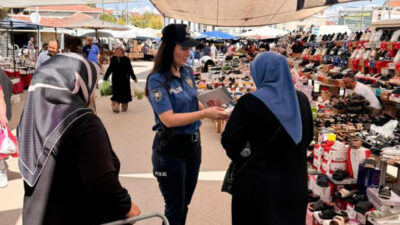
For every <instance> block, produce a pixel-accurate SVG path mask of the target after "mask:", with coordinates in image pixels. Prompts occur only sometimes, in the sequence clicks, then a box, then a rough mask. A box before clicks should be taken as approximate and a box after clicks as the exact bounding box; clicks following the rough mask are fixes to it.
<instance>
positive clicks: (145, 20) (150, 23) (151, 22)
mask: <svg viewBox="0 0 400 225" xmlns="http://www.w3.org/2000/svg"><path fill="white" fill-rule="evenodd" d="M130 22H131V24H133V25H134V26H135V27H140V28H147V27H150V28H153V29H157V30H158V29H161V28H162V18H161V16H160V15H157V14H154V13H149V12H146V13H144V14H143V15H135V16H132V17H131V19H130Z"/></svg>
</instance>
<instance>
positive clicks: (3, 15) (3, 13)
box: [0, 8, 10, 21]
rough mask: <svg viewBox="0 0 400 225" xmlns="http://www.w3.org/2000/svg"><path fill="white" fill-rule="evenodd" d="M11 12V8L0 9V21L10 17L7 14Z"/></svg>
mask: <svg viewBox="0 0 400 225" xmlns="http://www.w3.org/2000/svg"><path fill="white" fill-rule="evenodd" d="M9 11H10V9H9V8H0V21H2V20H4V19H5V18H7V17H8V15H7V13H8V12H9Z"/></svg>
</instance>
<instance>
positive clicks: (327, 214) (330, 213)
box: [318, 209, 336, 220]
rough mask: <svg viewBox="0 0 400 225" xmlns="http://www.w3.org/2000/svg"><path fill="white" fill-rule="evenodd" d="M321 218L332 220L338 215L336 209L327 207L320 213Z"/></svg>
mask: <svg viewBox="0 0 400 225" xmlns="http://www.w3.org/2000/svg"><path fill="white" fill-rule="evenodd" d="M318 216H319V218H321V219H323V220H331V219H333V217H335V216H336V213H335V210H334V209H327V210H324V211H322V212H320V213H319V214H318Z"/></svg>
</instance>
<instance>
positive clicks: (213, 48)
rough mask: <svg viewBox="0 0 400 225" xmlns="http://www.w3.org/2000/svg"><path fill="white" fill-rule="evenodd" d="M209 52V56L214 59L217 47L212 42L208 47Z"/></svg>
mask: <svg viewBox="0 0 400 225" xmlns="http://www.w3.org/2000/svg"><path fill="white" fill-rule="evenodd" d="M210 52H211V58H212V59H214V60H215V57H216V55H217V53H218V50H217V47H215V44H214V43H213V44H212V45H211V47H210Z"/></svg>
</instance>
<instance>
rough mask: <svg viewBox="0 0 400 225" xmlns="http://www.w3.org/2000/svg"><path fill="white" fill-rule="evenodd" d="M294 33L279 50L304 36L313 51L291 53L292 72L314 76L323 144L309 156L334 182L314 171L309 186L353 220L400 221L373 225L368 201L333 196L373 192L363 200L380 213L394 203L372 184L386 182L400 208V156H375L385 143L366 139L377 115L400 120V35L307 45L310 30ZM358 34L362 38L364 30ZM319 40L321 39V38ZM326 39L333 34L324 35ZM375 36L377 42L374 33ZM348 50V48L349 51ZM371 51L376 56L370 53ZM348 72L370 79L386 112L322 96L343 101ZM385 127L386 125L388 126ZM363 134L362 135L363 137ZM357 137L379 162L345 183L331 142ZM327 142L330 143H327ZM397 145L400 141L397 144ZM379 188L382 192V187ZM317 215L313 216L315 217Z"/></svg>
mask: <svg viewBox="0 0 400 225" xmlns="http://www.w3.org/2000/svg"><path fill="white" fill-rule="evenodd" d="M385 29H390V28H385ZM399 32H400V31H399ZM358 33H359V32H358ZM378 33H379V32H378V30H377V31H373V32H372V36H373V35H377V34H378ZM381 33H382V32H381ZM293 35H297V36H296V37H291V38H286V37H283V38H281V39H284V40H279V41H278V43H277V45H276V46H277V48H276V49H273V50H274V51H278V52H280V53H283V54H284V52H290V51H289V50H287V49H284V48H281V47H280V46H279V43H288V44H289V46H290V40H298V39H303V42H304V43H305V44H304V47H305V48H308V49H307V50H304V51H303V53H290V54H288V55H287V56H288V61H289V65H291V67H292V70H296V71H297V73H298V74H299V75H300V77H302V78H303V77H304V78H306V79H308V84H311V85H312V86H313V91H312V96H313V102H312V103H311V105H312V106H313V107H314V108H316V111H317V112H316V117H317V118H318V119H317V122H318V120H319V121H320V124H318V123H316V138H315V144H316V145H318V146H320V147H314V150H313V153H314V154H313V156H312V157H309V158H311V159H312V160H310V161H312V167H313V171H317V172H319V173H320V174H325V175H326V176H327V177H328V179H329V180H330V181H329V187H326V184H323V187H320V186H318V184H317V183H318V182H317V181H318V179H319V176H320V175H311V174H310V175H309V189H310V190H311V191H312V194H313V195H321V196H320V199H321V200H322V201H324V202H329V201H333V203H334V205H335V209H336V210H346V211H347V212H348V213H349V214H350V216H349V218H350V217H351V218H350V219H351V222H353V224H373V225H375V224H376V225H384V224H397V225H400V220H386V221H380V222H377V221H373V222H372V221H370V223H369V222H367V220H368V218H367V214H366V213H364V212H365V211H363V209H364V208H362V206H364V207H365V205H357V202H355V203H354V204H350V203H349V202H352V201H354V199H353V200H352V199H348V198H343V199H339V198H336V197H335V196H334V195H333V194H334V193H336V192H338V191H339V190H341V189H343V188H345V189H346V190H349V191H351V192H352V193H353V191H357V193H360V194H361V195H364V196H367V194H368V196H367V198H366V199H363V200H360V201H361V202H362V201H367V202H369V204H371V205H372V206H373V207H372V208H367V209H368V210H367V212H368V211H373V210H378V211H379V210H380V207H381V206H382V205H388V204H389V203H390V202H387V201H385V200H383V199H381V198H379V197H377V195H376V193H375V194H374V195H372V194H371V193H370V192H371V190H370V189H368V187H379V186H381V185H384V186H388V187H390V188H391V189H392V190H393V192H392V198H394V201H393V202H392V203H394V204H395V205H396V204H399V206H400V198H399V199H395V198H396V197H398V195H399V194H400V160H399V161H397V160H383V159H382V158H381V157H380V155H375V154H373V153H375V152H374V151H372V147H374V148H376V147H379V146H383V144H376V145H373V146H370V147H367V146H364V141H365V140H369V139H363V138H368V137H371V136H372V135H371V134H369V130H370V126H371V125H372V124H378V123H375V122H377V121H378V122H379V120H375V117H378V116H380V117H382V115H390V116H391V117H393V118H394V119H396V118H397V119H398V120H400V93H399V94H398V93H397V92H399V91H398V90H400V57H399V56H400V39H396V41H394V42H391V41H388V39H390V38H388V37H382V38H377V39H376V40H378V41H376V40H375V41H369V40H358V41H356V40H351V41H349V40H340V41H335V40H333V41H320V42H309V43H307V42H306V41H304V39H306V36H308V35H309V34H293ZM357 35H358V36H361V35H360V34H357ZM328 36H329V35H328ZM396 37H397V36H396ZM318 39H319V38H317V39H316V40H318ZM322 39H327V38H326V37H323V38H322ZM328 39H329V37H328ZM380 39H382V41H380ZM392 39H394V38H392ZM370 40H372V37H371V39H370ZM326 48H328V50H327V51H325V50H323V51H321V49H326ZM341 51H342V53H341ZM343 51H345V53H344V54H343ZM322 52H327V55H328V57H327V55H323V53H322ZM320 53H322V54H320ZM351 55H353V56H351ZM369 55H370V56H371V57H369ZM372 55H373V57H372ZM396 55H397V56H396ZM344 59H346V60H344ZM343 62H344V63H343ZM346 71H347V73H348V72H349V71H350V73H351V74H355V76H356V79H357V80H358V81H359V82H361V83H364V84H365V85H367V86H368V85H371V87H370V88H371V89H372V90H373V92H374V93H375V94H376V96H377V97H378V99H380V101H381V104H382V106H383V110H382V114H381V115H376V114H375V113H376V111H368V110H366V111H364V109H363V108H361V109H362V110H360V111H357V112H354V108H356V107H358V106H357V105H351V104H353V103H350V104H347V105H346V106H345V107H348V109H346V110H348V111H346V110H345V109H343V108H339V107H338V108H335V107H336V106H335V107H333V106H334V104H336V103H333V102H334V101H333V100H332V99H329V100H326V96H325V97H323V96H322V95H323V93H324V94H325V92H328V93H329V95H330V97H331V98H336V99H341V97H342V96H343V95H344V92H345V91H344V85H343V82H342V79H341V77H343V76H341V75H345V73H344V72H346ZM397 88H399V89H397ZM322 90H323V91H322ZM329 95H328V96H329ZM355 102H357V101H355ZM351 107H353V112H351V111H350V108H351ZM356 109H358V108H356ZM352 114H354V115H355V117H356V118H352V116H351V115H352ZM321 118H322V119H321ZM321 121H322V122H321ZM323 121H325V122H323ZM365 121H366V122H365ZM385 123H386V122H385ZM379 126H383V124H382V125H379ZM322 127H326V130H328V131H326V130H325V131H324V133H323V131H322V129H321V128H322ZM397 130H399V128H397ZM396 132H397V131H396ZM364 133H367V134H364ZM328 134H335V138H334V139H333V140H328V138H327V136H328ZM359 134H362V135H361V136H358V135H359ZM321 137H322V139H323V141H322V142H321V140H320V139H321ZM357 137H358V138H359V139H361V141H362V142H361V143H362V145H363V146H364V147H365V148H367V149H368V150H371V152H372V153H371V154H368V156H367V158H372V159H375V162H376V165H375V164H374V165H373V167H372V168H368V167H367V166H366V165H364V164H362V165H360V169H359V170H358V171H359V174H358V175H359V176H357V175H354V176H355V178H357V179H349V178H347V179H344V180H343V181H336V180H334V179H333V178H332V173H333V172H334V171H332V168H339V167H338V165H339V164H338V163H339V162H337V161H336V162H335V161H332V162H330V161H329V160H327V157H329V153H330V152H331V151H335V149H330V147H329V146H327V145H329V143H328V142H329V141H331V142H332V141H333V143H334V142H335V141H343V142H345V144H346V145H347V144H350V143H351V140H352V139H353V138H357ZM396 137H397V138H399V137H398V135H396ZM373 141H375V142H372V143H376V142H382V141H381V140H380V139H379V138H376V139H373ZM383 143H389V142H383ZM394 143H395V142H394ZM323 145H325V146H324V147H321V146H323ZM394 145H400V144H398V143H397V144H394ZM394 145H392V146H394ZM382 148H383V147H382ZM318 149H320V150H318ZM324 163H325V164H324ZM335 163H336V164H335ZM349 165H350V164H349ZM349 165H347V168H345V170H349V171H350V168H349ZM388 165H390V166H395V167H397V168H398V169H397V179H394V178H393V177H390V175H389V174H388V173H387V171H388ZM354 168H355V167H353V168H352V169H351V170H354ZM371 169H372V170H371ZM392 173H393V172H392ZM379 175H380V176H379ZM328 189H329V191H330V192H331V196H327V193H328ZM374 190H375V192H377V190H378V189H374ZM391 200H392V199H391ZM359 203H360V202H359ZM363 203H364V202H363ZM360 207H361V208H360ZM368 207H370V206H368ZM361 212H363V213H361ZM311 214H312V218H313V219H311ZM307 216H308V217H307V218H308V222H307V223H306V224H307V225H314V224H329V223H326V221H322V220H321V219H320V218H319V216H318V213H317V212H314V213H310V212H308V214H307ZM311 221H312V222H311Z"/></svg>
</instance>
